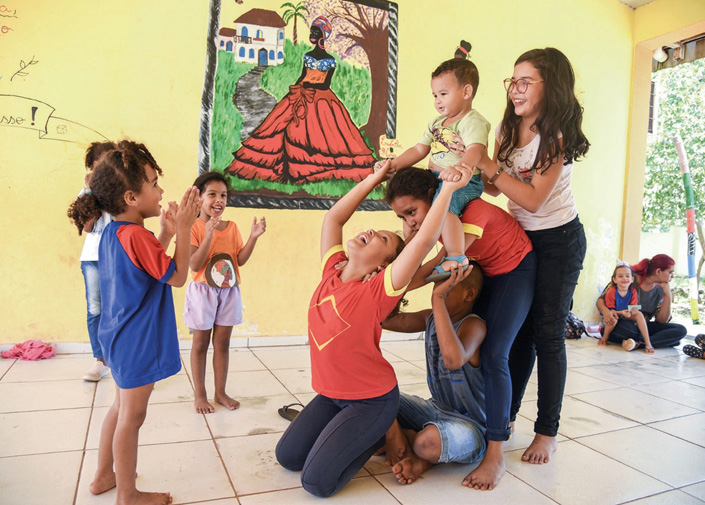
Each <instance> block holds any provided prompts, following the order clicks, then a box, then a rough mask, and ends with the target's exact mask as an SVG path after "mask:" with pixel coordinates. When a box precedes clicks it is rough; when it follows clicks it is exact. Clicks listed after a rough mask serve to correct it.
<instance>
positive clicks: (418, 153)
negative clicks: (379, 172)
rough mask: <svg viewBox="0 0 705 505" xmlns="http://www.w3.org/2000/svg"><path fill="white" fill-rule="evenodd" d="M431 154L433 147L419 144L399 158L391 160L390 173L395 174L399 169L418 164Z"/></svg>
mask: <svg viewBox="0 0 705 505" xmlns="http://www.w3.org/2000/svg"><path fill="white" fill-rule="evenodd" d="M430 152H431V146H427V145H426V144H421V143H418V144H416V145H415V146H414V147H410V148H409V149H407V150H406V151H404V152H403V153H401V154H400V155H399V156H398V157H396V158H394V159H393V160H391V166H390V167H389V169H390V170H389V172H390V173H392V174H393V173H394V172H396V171H397V170H399V169H402V168H406V167H410V166H413V165H415V164H417V163H418V162H419V161H421V160H422V159H424V158H425V157H426V156H428V153H430Z"/></svg>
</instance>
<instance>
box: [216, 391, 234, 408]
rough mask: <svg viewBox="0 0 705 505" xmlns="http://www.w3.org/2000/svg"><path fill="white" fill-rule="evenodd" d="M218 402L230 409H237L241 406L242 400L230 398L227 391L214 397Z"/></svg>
mask: <svg viewBox="0 0 705 505" xmlns="http://www.w3.org/2000/svg"><path fill="white" fill-rule="evenodd" d="M213 399H214V400H215V401H216V402H217V403H220V404H221V405H222V406H223V407H225V408H226V409H228V410H235V409H237V408H239V407H240V402H239V401H237V400H234V399H232V398H230V397H229V396H228V395H226V394H225V393H218V394H216V395H215V398H213Z"/></svg>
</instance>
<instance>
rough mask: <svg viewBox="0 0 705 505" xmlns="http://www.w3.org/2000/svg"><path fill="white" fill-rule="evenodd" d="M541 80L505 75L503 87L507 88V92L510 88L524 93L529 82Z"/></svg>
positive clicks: (536, 82)
mask: <svg viewBox="0 0 705 505" xmlns="http://www.w3.org/2000/svg"><path fill="white" fill-rule="evenodd" d="M540 82H543V81H527V80H526V79H512V78H511V77H507V78H506V79H505V80H504V89H506V90H507V93H509V92H510V91H511V90H512V88H514V89H516V92H517V93H526V90H527V89H529V84H538V83H540Z"/></svg>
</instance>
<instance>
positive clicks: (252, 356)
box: [0, 338, 705, 505]
mask: <svg viewBox="0 0 705 505" xmlns="http://www.w3.org/2000/svg"><path fill="white" fill-rule="evenodd" d="M382 347H383V349H384V353H385V356H386V357H387V359H389V360H390V362H392V363H393V365H394V368H395V369H396V371H397V376H398V379H399V384H400V385H401V389H402V390H403V391H407V392H410V393H414V394H421V395H427V394H428V389H427V387H426V384H425V372H424V369H423V367H424V361H423V359H424V358H423V343H422V342H420V341H401V342H392V341H390V342H383V344H382ZM183 357H184V368H183V370H182V371H181V372H180V373H179V374H178V375H176V376H174V377H171V378H169V379H167V380H165V381H162V382H160V383H158V384H157V385H156V387H155V391H154V393H153V394H152V397H151V400H150V404H151V405H150V407H149V410H148V413H147V420H146V422H145V425H144V427H143V429H142V431H141V437H140V450H139V459H138V474H139V476H138V486H139V487H140V488H141V489H144V490H159V491H162V490H168V491H170V492H171V493H172V495H173V496H174V498H175V501H174V502H175V503H177V504H186V503H203V504H213V505H216V504H217V505H236V504H242V505H255V504H270V503H293V504H299V503H313V502H318V501H319V500H318V499H317V498H314V497H312V496H310V495H308V494H307V493H306V492H305V491H303V489H302V488H301V483H300V481H299V475H298V474H297V473H292V472H288V471H286V470H284V469H282V468H281V467H280V466H279V465H277V463H276V461H275V459H274V446H275V444H276V442H277V440H278V439H279V437H280V434H281V432H282V431H284V429H285V428H286V427H287V424H288V423H287V422H286V421H285V420H284V419H282V418H281V417H279V415H278V414H277V409H278V408H279V407H281V406H282V405H284V404H288V403H293V402H295V401H300V402H302V403H306V402H308V401H310V399H311V398H312V397H313V396H314V393H313V391H312V389H311V373H310V363H309V357H308V348H306V347H303V346H298V347H276V348H274V347H272V348H253V349H247V348H239V349H233V350H232V351H231V359H230V364H231V371H230V373H229V377H228V386H229V387H228V389H229V392H230V393H231V394H232V395H233V396H235V397H237V398H239V399H240V401H241V404H242V406H241V408H240V409H239V410H237V411H235V412H230V411H227V410H225V409H223V408H219V406H217V407H216V412H215V413H214V414H210V415H207V416H203V415H200V414H196V413H195V412H193V408H192V403H191V402H192V400H193V387H192V385H191V378H190V373H191V371H190V366H189V362H188V354H187V353H186V354H184V356H183ZM92 361H93V360H92V358H90V357H86V355H78V354H75V355H61V356H57V357H56V358H54V359H51V360H47V361H40V362H22V361H13V360H1V361H0V504H3V505H4V504H7V505H32V504H43V505H46V504H59V505H73V504H77V505H84V504H85V505H102V504H108V503H113V502H114V498H115V495H114V491H111V492H108V493H105V494H104V495H101V496H97V497H96V496H92V495H90V494H89V493H88V484H89V483H90V480H91V477H92V476H93V473H94V471H95V465H96V458H97V447H98V433H99V430H100V426H101V423H102V420H103V417H104V416H105V413H106V411H107V407H108V406H109V405H110V404H111V402H112V399H113V395H114V385H113V382H112V380H111V379H110V378H109V377H108V378H106V379H104V380H103V381H101V382H100V383H98V384H97V385H96V384H94V383H87V382H84V381H82V380H80V379H79V377H81V376H82V375H83V373H84V372H85V371H86V370H87V369H88V368H89V366H90V364H91V363H92ZM568 366H569V371H568V380H567V384H566V397H565V400H564V403H563V415H562V419H561V428H560V435H559V437H558V440H559V448H558V452H557V453H556V455H555V458H554V460H553V462H551V463H550V464H548V465H543V466H532V465H529V464H526V463H522V462H521V459H520V458H521V454H522V452H523V449H524V448H525V447H526V446H527V445H528V444H529V443H530V441H531V438H532V436H533V433H532V427H533V423H532V421H533V415H534V414H535V412H536V403H535V402H536V384H535V380H536V378H535V375H534V376H533V377H532V382H531V383H530V384H529V387H528V388H527V392H526V396H525V398H524V400H525V401H524V405H523V408H522V411H521V413H520V417H519V418H518V420H517V426H516V432H515V434H514V436H513V438H512V440H510V441H509V442H508V443H507V444H505V450H506V462H507V475H506V476H505V477H504V478H503V479H502V481H501V482H500V484H499V486H498V487H497V489H495V490H494V491H491V492H481V491H473V490H469V489H467V488H463V487H462V486H461V485H460V482H461V480H462V478H463V477H464V476H465V475H466V474H467V473H468V471H469V470H470V469H471V467H470V466H461V465H441V466H437V467H434V468H433V469H431V470H430V471H429V472H428V473H426V474H425V475H424V477H423V478H422V479H420V480H419V481H417V482H416V483H414V484H412V485H410V486H401V485H399V484H398V483H397V482H396V480H395V479H394V476H393V475H392V474H391V473H390V472H389V469H388V468H387V467H385V466H384V465H383V464H382V461H383V460H382V459H381V458H380V457H376V458H373V459H372V460H370V462H369V463H368V464H367V465H366V467H365V468H364V469H363V470H362V471H360V473H359V474H358V475H357V477H356V478H355V479H353V481H352V482H351V483H350V484H348V485H347V486H346V487H345V488H344V489H343V490H342V491H341V492H340V493H339V494H338V495H336V496H335V497H333V498H332V499H330V501H331V502H335V503H340V504H351V505H352V504H354V505H357V504H360V503H367V504H374V505H377V504H399V503H401V504H404V505H407V504H408V505H411V504H434V503H440V502H447V503H466V502H472V503H477V504H510V503H521V504H555V503H559V504H564V505H574V504H582V503H585V504H590V505H603V504H619V503H634V504H640V505H647V504H648V505H655V504H659V505H662V504H685V505H690V504H697V503H700V504H703V503H705V361H702V360H695V359H692V358H687V357H685V356H684V355H683V354H682V353H681V352H680V351H678V350H676V349H660V350H657V351H656V354H655V355H654V356H649V355H646V354H644V353H643V352H639V351H634V352H631V353H626V352H624V351H623V350H622V349H621V348H619V347H616V346H609V347H607V348H598V347H597V345H596V340H594V339H590V338H583V339H582V340H578V341H569V342H568ZM211 373H212V372H209V375H208V378H207V383H209V384H212V382H211V381H212V375H211ZM211 389H212V386H211Z"/></svg>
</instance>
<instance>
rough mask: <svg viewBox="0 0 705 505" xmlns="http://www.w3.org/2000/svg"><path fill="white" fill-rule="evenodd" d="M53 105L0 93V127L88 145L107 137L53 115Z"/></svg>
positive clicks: (41, 137)
mask: <svg viewBox="0 0 705 505" xmlns="http://www.w3.org/2000/svg"><path fill="white" fill-rule="evenodd" d="M54 110H55V109H54V107H52V106H51V105H49V104H48V103H44V102H40V101H39V100H35V99H34V98H28V97H24V96H17V95H0V126H4V127H9V128H25V129H29V130H35V131H37V132H38V133H39V137H38V138H40V139H42V140H59V141H62V142H74V143H77V144H89V143H91V142H94V141H95V140H96V137H100V138H102V139H105V140H108V139H107V138H106V137H105V136H104V135H102V134H101V133H99V132H97V131H95V130H93V129H92V128H89V127H88V126H85V125H82V124H80V123H76V122H75V121H70V120H68V119H64V118H61V117H57V116H54Z"/></svg>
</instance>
